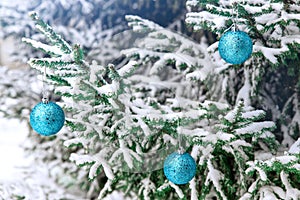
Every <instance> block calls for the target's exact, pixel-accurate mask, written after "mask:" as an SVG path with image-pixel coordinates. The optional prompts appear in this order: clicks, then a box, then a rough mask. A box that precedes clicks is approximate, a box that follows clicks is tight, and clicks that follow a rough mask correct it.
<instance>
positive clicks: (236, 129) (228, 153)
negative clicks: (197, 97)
mask: <svg viewBox="0 0 300 200" xmlns="http://www.w3.org/2000/svg"><path fill="white" fill-rule="evenodd" d="M212 105H213V102H211V103H210V104H203V106H204V108H206V109H207V111H208V116H210V115H209V113H210V112H212V111H214V112H216V107H214V106H212ZM212 109H213V110H212ZM219 112H220V114H222V113H223V114H222V116H223V117H221V116H219V117H218V118H219V119H218V120H217V121H221V123H220V124H218V123H217V121H215V123H216V124H215V125H214V128H215V130H213V129H212V130H209V132H210V133H209V134H200V133H199V134H198V135H197V134H195V135H194V139H193V141H194V143H195V145H194V147H193V151H192V155H193V157H196V158H197V160H198V162H199V165H201V167H200V174H203V176H202V178H201V182H200V183H196V184H197V185H199V186H200V188H202V189H201V190H200V191H198V192H199V194H200V195H201V198H203V199H205V198H206V197H207V196H210V195H213V196H216V197H217V198H220V199H234V198H237V197H236V195H238V196H239V197H241V196H242V195H243V194H244V193H245V192H246V191H247V188H248V187H249V182H248V181H247V180H248V177H247V174H246V172H245V171H246V169H247V165H246V163H247V162H248V161H251V160H253V159H254V153H255V151H257V148H260V149H262V148H263V147H264V146H263V147H259V145H260V143H261V142H262V143H264V144H266V146H268V147H269V148H276V145H277V143H276V141H275V137H274V135H272V134H268V135H267V134H265V133H266V132H268V131H270V130H272V129H273V128H274V127H275V124H274V123H273V122H267V121H261V119H262V118H263V117H264V114H265V113H264V112H263V111H262V110H254V109H253V108H251V107H245V106H244V104H243V102H240V103H239V104H238V105H237V106H236V107H235V108H233V109H232V110H230V111H229V112H227V113H226V110H223V111H222V112H221V110H219ZM213 119H216V118H215V116H213V115H212V116H211V121H214V120H213ZM256 121H260V122H256ZM254 125H255V126H254ZM255 146H256V148H255ZM232 170H236V172H235V173H236V174H237V176H235V177H232V176H231V174H232V173H233V172H232Z"/></svg>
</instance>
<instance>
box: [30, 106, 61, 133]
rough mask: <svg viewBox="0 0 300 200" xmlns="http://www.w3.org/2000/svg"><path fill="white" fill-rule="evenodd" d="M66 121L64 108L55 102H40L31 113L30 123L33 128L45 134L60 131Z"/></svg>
mask: <svg viewBox="0 0 300 200" xmlns="http://www.w3.org/2000/svg"><path fill="white" fill-rule="evenodd" d="M64 123H65V114H64V111H63V109H62V108H61V107H60V106H59V105H57V104H56V103H53V102H48V103H43V102H40V103H38V104H37V105H36V106H35V107H34V108H33V109H32V111H31V113H30V125H31V127H32V129H33V130H35V131H36V132H37V133H39V134H41V135H44V136H51V135H54V134H56V133H58V132H59V131H60V129H61V128H62V127H63V125H64Z"/></svg>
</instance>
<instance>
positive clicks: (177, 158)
mask: <svg viewBox="0 0 300 200" xmlns="http://www.w3.org/2000/svg"><path fill="white" fill-rule="evenodd" d="M164 174H165V176H166V177H167V179H168V180H169V181H171V182H172V183H175V184H177V185H182V184H186V183H188V182H189V181H190V180H192V179H193V177H194V176H195V174H196V162H195V160H194V158H193V157H192V156H190V154H188V153H183V154H180V153H177V152H174V153H172V154H170V155H169V156H168V157H167V158H166V160H165V162H164Z"/></svg>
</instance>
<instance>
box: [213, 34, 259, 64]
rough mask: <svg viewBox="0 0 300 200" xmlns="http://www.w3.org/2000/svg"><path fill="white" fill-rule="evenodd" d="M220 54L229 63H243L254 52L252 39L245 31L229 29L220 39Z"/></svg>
mask: <svg viewBox="0 0 300 200" xmlns="http://www.w3.org/2000/svg"><path fill="white" fill-rule="evenodd" d="M218 48H219V53H220V56H221V57H222V58H223V59H224V60H225V61H226V62H228V63H231V64H241V63H243V62H245V61H246V60H247V59H248V58H249V57H250V56H251V54H252V49H253V45H252V40H251V38H250V37H249V36H248V34H247V33H245V32H243V31H228V32H226V33H225V34H224V35H222V37H221V38H220V41H219V46H218Z"/></svg>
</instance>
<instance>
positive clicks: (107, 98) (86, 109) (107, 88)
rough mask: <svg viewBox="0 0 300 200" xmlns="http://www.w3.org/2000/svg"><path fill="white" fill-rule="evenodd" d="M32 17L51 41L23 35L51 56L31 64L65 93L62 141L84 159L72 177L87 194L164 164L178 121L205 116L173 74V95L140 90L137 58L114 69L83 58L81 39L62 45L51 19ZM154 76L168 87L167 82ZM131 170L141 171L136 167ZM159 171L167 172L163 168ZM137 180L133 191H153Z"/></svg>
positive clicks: (74, 155)
mask: <svg viewBox="0 0 300 200" xmlns="http://www.w3.org/2000/svg"><path fill="white" fill-rule="evenodd" d="M34 19H35V20H37V23H38V24H39V28H40V30H42V32H43V33H44V34H45V35H46V37H47V38H48V39H49V41H50V44H49V45H48V44H42V43H39V42H35V41H34V40H29V39H24V41H25V42H27V43H29V44H31V45H32V46H33V47H35V48H41V49H44V50H45V49H46V50H47V51H45V52H48V53H49V54H50V56H51V57H50V58H38V59H36V58H34V59H31V60H30V62H29V64H30V65H31V67H32V68H34V69H37V70H38V71H40V72H41V73H43V71H44V68H45V67H46V70H47V77H46V81H47V82H48V84H51V85H55V92H56V94H58V95H61V96H62V101H63V102H62V103H61V105H62V106H63V108H64V110H65V111H66V112H67V113H68V114H67V118H66V126H67V127H68V129H69V132H68V134H67V135H68V137H66V138H63V143H64V145H65V146H66V147H68V148H70V149H71V152H72V153H71V154H70V157H69V158H70V160H71V161H73V162H75V164H77V165H79V166H82V168H78V169H76V170H75V172H74V173H75V174H76V177H78V179H84V177H85V178H88V179H90V180H91V182H90V184H87V186H88V188H89V191H88V194H93V193H94V192H95V190H99V191H100V193H99V196H100V197H102V195H104V194H106V193H107V192H111V191H109V190H108V187H110V186H111V187H112V188H113V187H116V188H122V187H123V186H122V185H123V184H124V182H123V180H124V177H123V175H122V174H123V173H128V172H129V173H131V175H130V176H129V178H131V179H137V180H136V181H138V182H139V181H142V180H144V178H145V177H144V176H145V173H144V172H149V171H150V172H151V173H156V172H152V171H153V170H159V172H161V168H162V163H163V159H164V158H165V157H166V156H167V155H168V154H170V153H172V152H173V151H174V148H173V149H171V148H168V145H165V143H167V142H171V143H172V146H175V147H176V145H178V139H177V138H178V135H179V134H182V133H181V132H179V126H188V125H191V127H189V128H190V129H191V128H192V126H193V124H194V123H197V121H198V120H199V119H201V118H203V117H204V116H205V114H206V112H205V111H204V110H203V109H201V107H200V106H199V103H198V102H197V101H194V100H189V99H188V98H181V93H182V92H183V91H184V90H183V88H182V86H180V85H181V83H180V82H179V81H177V80H174V81H170V83H169V85H167V88H168V87H169V88H170V91H171V90H174V91H175V90H177V92H176V97H174V96H169V95H166V96H165V97H163V95H160V94H159V93H160V92H158V93H156V92H150V93H149V94H152V95H148V94H147V93H145V94H144V95H141V94H142V93H141V92H138V90H143V88H144V87H141V85H140V82H139V81H140V79H135V77H138V76H139V75H137V76H134V75H133V74H134V73H136V71H137V68H138V67H140V65H141V63H139V62H138V61H128V62H127V63H126V64H125V65H124V66H122V67H121V68H118V69H117V68H115V66H114V65H112V64H109V65H107V66H101V65H99V64H97V62H95V61H93V62H92V63H88V62H87V61H85V60H84V57H83V54H82V49H81V48H80V46H79V45H74V46H73V47H72V48H71V49H70V52H69V50H68V48H66V47H69V46H70V45H64V44H65V41H64V40H63V39H62V38H61V37H60V36H58V35H57V34H56V33H55V32H54V31H53V30H52V29H51V28H50V27H49V25H47V24H45V23H44V22H43V21H42V20H39V18H37V17H35V18H34ZM57 43H62V44H57ZM66 49H67V50H66ZM165 82H168V81H167V80H166V81H165ZM151 84H152V83H151ZM151 84H150V87H153V86H151ZM153 84H155V83H154V82H153ZM156 84H158V85H160V86H161V87H162V89H165V88H166V87H165V86H163V84H164V82H156ZM156 87H157V86H154V87H153V90H155V88H156ZM159 90H160V89H159ZM172 92H173V91H171V93H172ZM187 92H190V91H187ZM191 92H193V91H191ZM171 93H169V94H171ZM159 98H160V99H159ZM179 122H180V123H179ZM184 137H186V138H188V137H189V136H188V135H185V136H184ZM187 141H189V140H188V139H187ZM148 156H149V157H148ZM102 172H103V173H102ZM136 172H138V173H140V174H134V173H136ZM159 176H160V177H161V179H165V177H164V176H163V175H162V174H161V173H160V174H159ZM105 177H106V178H105ZM100 180H101V181H103V180H105V186H103V188H98V187H100V186H99V182H100ZM112 180H114V181H113V182H112V184H110V183H109V182H110V181H112ZM115 180H116V181H115ZM149 181H153V180H149ZM106 183H107V184H106ZM142 183H143V184H142V185H139V186H138V187H134V189H135V190H139V191H143V192H138V191H135V192H136V194H141V195H147V196H149V198H152V197H153V196H154V195H155V194H154V192H155V191H154V190H152V189H149V188H148V186H147V187H146V185H147V184H148V182H147V181H142ZM152 187H153V186H151V188H152ZM129 188H130V187H129ZM102 190H103V191H102ZM145 198H147V197H146V196H145Z"/></svg>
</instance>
